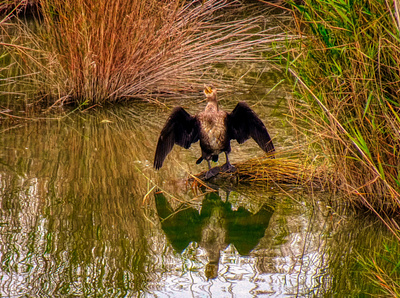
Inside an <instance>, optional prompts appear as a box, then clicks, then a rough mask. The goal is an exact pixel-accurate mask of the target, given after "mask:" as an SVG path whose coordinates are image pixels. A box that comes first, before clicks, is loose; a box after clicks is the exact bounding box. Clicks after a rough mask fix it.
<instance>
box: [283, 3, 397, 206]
mask: <svg viewBox="0 0 400 298" xmlns="http://www.w3.org/2000/svg"><path fill="white" fill-rule="evenodd" d="M293 9H294V10H295V12H296V14H295V16H296V18H297V20H298V24H300V26H299V27H298V30H299V31H300V32H301V33H302V34H303V36H304V37H305V38H304V39H303V40H302V42H301V43H299V44H298V51H293V52H292V54H293V57H292V59H291V61H290V63H291V66H290V68H289V70H290V71H291V73H292V74H293V75H294V77H295V79H296V81H297V82H298V86H299V89H298V91H299V97H298V100H296V101H295V102H294V103H293V109H292V114H293V123H294V124H295V127H297V128H298V129H299V130H300V131H302V132H303V133H304V135H306V136H307V137H309V140H310V144H311V145H310V148H313V149H314V150H315V152H316V154H318V155H320V156H321V155H323V156H325V157H326V158H328V159H329V161H330V162H331V164H332V165H333V175H332V176H331V177H330V178H331V179H332V180H333V181H334V182H335V184H337V185H338V186H339V187H340V189H341V190H343V191H344V193H346V194H347V197H348V198H349V200H350V201H351V202H352V203H353V204H355V205H359V206H361V205H364V206H367V207H368V208H371V209H372V210H374V211H375V212H377V213H381V212H386V213H394V212H397V211H398V210H399V208H400V163H399V157H400V154H399V150H400V101H399V95H400V94H399V92H400V47H399V44H400V35H399V31H400V23H399V18H398V12H399V7H398V4H397V2H396V1H394V2H393V1H385V0H378V1H339V0H328V1H323V2H321V1H314V0H305V1H304V3H302V4H299V5H297V4H293Z"/></svg>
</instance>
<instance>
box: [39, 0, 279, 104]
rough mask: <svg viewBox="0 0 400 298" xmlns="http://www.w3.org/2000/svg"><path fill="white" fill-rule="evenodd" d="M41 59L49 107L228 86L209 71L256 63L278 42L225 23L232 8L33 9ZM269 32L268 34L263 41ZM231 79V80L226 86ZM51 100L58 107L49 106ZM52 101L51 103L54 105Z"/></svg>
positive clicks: (129, 4)
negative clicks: (39, 20)
mask: <svg viewBox="0 0 400 298" xmlns="http://www.w3.org/2000/svg"><path fill="white" fill-rule="evenodd" d="M41 5H42V8H43V18H44V31H43V32H41V33H40V34H39V40H40V41H43V42H42V43H41V44H40V45H39V47H40V49H41V50H43V53H45V55H47V59H46V61H47V63H46V64H43V65H42V69H41V70H40V71H44V72H45V73H46V74H47V81H46V82H43V81H44V80H42V84H44V85H45V86H44V87H43V86H41V87H40V89H41V90H45V92H46V94H47V95H48V97H49V98H53V99H54V100H55V102H56V103H59V104H61V103H69V102H78V103H84V102H87V103H90V104H95V103H104V102H115V101H120V100H128V99H132V98H142V99H150V100H155V99H157V97H158V96H160V95H163V96H165V95H169V94H174V95H176V94H181V93H182V92H193V91H196V92H198V91H199V90H201V88H202V86H203V84H204V83H205V82H210V80H211V81H214V82H216V83H218V85H220V86H222V85H226V84H229V83H230V84H231V85H233V82H234V81H232V80H229V79H228V80H227V78H226V77H223V76H222V74H221V72H220V71H219V70H218V68H215V65H216V64H219V65H221V64H225V65H226V64H230V65H234V64H238V63H248V62H254V61H261V60H262V55H261V52H262V51H266V50H268V45H269V44H272V43H276V42H277V41H282V40H284V39H285V38H286V37H285V36H284V34H281V35H276V34H272V31H273V29H274V28H271V29H269V30H262V28H261V27H260V21H261V20H262V17H255V16H252V17H247V18H244V19H243V18H241V19H234V18H232V15H233V12H235V13H237V11H238V10H240V6H239V4H238V2H235V1H230V2H227V1H221V0H209V1H204V2H189V3H187V2H183V1H180V0H169V1H156V0H151V1H145V2H144V1H141V0H120V1H106V0H100V1H97V0H89V1H85V2H83V1H72V0H67V1H61V0H43V1H41ZM269 32H271V33H269ZM231 79H232V78H231ZM57 99H58V100H57ZM54 100H53V101H54Z"/></svg>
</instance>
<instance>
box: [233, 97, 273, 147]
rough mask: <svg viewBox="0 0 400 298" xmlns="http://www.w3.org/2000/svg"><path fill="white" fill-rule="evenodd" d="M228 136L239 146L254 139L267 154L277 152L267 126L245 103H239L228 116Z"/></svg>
mask: <svg viewBox="0 0 400 298" xmlns="http://www.w3.org/2000/svg"><path fill="white" fill-rule="evenodd" d="M228 136H229V138H230V139H235V140H237V141H238V143H239V144H241V143H243V142H244V141H246V140H247V139H249V138H250V137H252V138H253V139H254V141H256V143H257V144H258V146H260V148H261V149H262V150H264V151H265V152H267V153H269V152H274V151H275V148H274V145H273V144H272V140H271V137H270V136H269V134H268V131H267V129H266V128H265V125H264V124H263V123H262V121H261V120H260V118H258V116H257V115H256V113H255V112H254V111H253V110H252V109H251V108H250V107H249V106H248V104H247V103H245V102H239V103H238V104H237V105H236V107H235V108H234V109H233V111H232V113H230V114H228Z"/></svg>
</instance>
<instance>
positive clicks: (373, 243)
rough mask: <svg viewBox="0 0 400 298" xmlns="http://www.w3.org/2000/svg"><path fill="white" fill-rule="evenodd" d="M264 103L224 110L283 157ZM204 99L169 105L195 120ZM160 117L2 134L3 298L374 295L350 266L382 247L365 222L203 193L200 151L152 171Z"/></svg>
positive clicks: (251, 149) (225, 192) (248, 150)
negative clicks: (265, 135)
mask: <svg viewBox="0 0 400 298" xmlns="http://www.w3.org/2000/svg"><path fill="white" fill-rule="evenodd" d="M263 92H264V93H263ZM267 92H268V90H258V91H257V92H256V93H251V92H250V93H248V94H247V95H246V94H241V95H240V94H229V93H227V92H222V94H221V99H222V101H221V103H222V105H223V107H224V108H226V109H227V110H231V109H232V108H233V107H234V105H235V104H236V102H237V101H238V100H239V99H246V100H247V101H248V102H249V103H250V104H251V105H252V106H253V108H254V109H255V110H256V111H257V113H258V114H259V115H260V117H261V118H262V120H263V121H264V122H265V123H266V125H267V127H268V129H269V131H270V134H271V135H272V136H273V138H274V142H275V145H276V148H277V150H281V149H284V148H285V147H286V146H289V145H290V144H291V143H293V138H294V137H293V136H294V134H293V132H292V131H291V128H290V126H288V125H287V124H286V123H287V122H286V121H285V118H284V116H282V114H284V107H282V106H281V104H280V103H281V102H282V98H283V97H284V96H285V95H284V93H279V92H282V90H280V91H274V92H272V93H270V94H268V95H265V94H266V93H267ZM201 99H202V96H201V95H200V93H199V96H197V97H195V98H194V99H193V100H189V101H179V100H175V101H171V102H169V103H168V107H169V108H171V107H172V106H174V105H184V106H185V107H186V108H187V110H188V111H189V112H191V113H195V112H198V111H199V110H201V109H202V108H203V107H204V102H200V100H201ZM169 108H165V107H164V106H155V105H150V104H148V103H140V102H139V103H135V104H132V105H130V106H126V105H125V106H114V107H108V108H102V109H99V110H97V111H96V110H95V109H92V110H89V111H87V112H84V113H70V114H67V115H66V116H63V117H60V118H59V119H58V120H55V119H49V120H43V121H36V122H32V121H30V122H27V123H23V122H21V123H19V124H16V125H15V126H12V125H10V126H6V127H2V128H1V129H2V131H1V134H0V204H1V205H0V239H1V240H0V295H1V296H4V297H21V296H23V297H53V296H68V297H71V296H85V297H93V296H96V297H97V296H103V297H113V296H128V297H135V296H143V297H295V296H298V297H304V296H310V297H313V296H314V297H324V296H340V297H343V296H355V295H357V296H363V295H365V294H366V293H374V292H376V291H377V290H376V289H375V288H374V287H373V286H372V284H371V282H370V281H369V280H368V279H366V278H365V277H364V276H363V275H362V274H361V272H362V268H361V266H360V265H359V263H358V262H357V257H358V256H359V255H361V256H366V257H368V256H369V255H370V253H371V252H372V251H380V250H382V249H383V248H382V243H383V242H384V241H387V240H390V239H391V235H390V233H389V232H388V231H387V229H386V228H385V227H384V226H382V225H381V224H380V222H379V221H376V220H374V219H373V218H371V219H369V218H368V217H365V216H361V218H360V216H357V214H350V215H343V214H338V213H337V212H336V210H335V211H334V210H333V209H332V208H330V207H328V203H327V199H332V197H331V195H330V194H327V193H324V194H307V193H302V192H300V191H299V190H298V189H290V188H289V189H286V188H285V191H284V192H281V191H279V187H271V186H265V187H260V186H258V187H255V186H252V185H232V186H230V187H226V186H225V187H221V188H219V189H217V192H214V193H213V192H209V190H207V189H204V188H202V187H199V186H198V185H196V184H191V183H188V182H187V180H186V178H187V177H188V174H189V173H192V174H196V173H199V172H200V171H202V170H204V169H205V165H204V164H202V165H196V164H195V161H196V159H197V158H198V156H199V154H200V149H199V148H198V144H195V145H194V146H193V147H192V148H191V149H190V150H185V149H183V148H179V147H175V148H174V150H173V152H172V153H171V154H170V155H169V156H168V158H167V159H166V161H165V164H164V166H163V168H162V169H161V170H160V171H154V170H153V168H152V161H153V155H154V150H155V145H156V141H157V138H158V133H159V131H160V130H161V127H162V125H163V123H164V121H165V120H166V118H167V116H168V113H169V112H170V109H169ZM278 111H280V112H278ZM282 111H283V112H282ZM49 117H50V116H49ZM232 147H233V150H232V154H231V156H232V162H233V163H234V162H237V161H243V160H246V159H247V158H250V157H254V156H261V155H262V154H263V153H262V151H261V150H260V149H259V148H257V145H256V144H255V142H253V141H248V142H246V143H245V144H243V145H240V146H239V145H238V144H237V143H236V142H233V144H232ZM214 187H215V186H214ZM160 189H162V190H163V192H157V190H160ZM204 192H205V193H204Z"/></svg>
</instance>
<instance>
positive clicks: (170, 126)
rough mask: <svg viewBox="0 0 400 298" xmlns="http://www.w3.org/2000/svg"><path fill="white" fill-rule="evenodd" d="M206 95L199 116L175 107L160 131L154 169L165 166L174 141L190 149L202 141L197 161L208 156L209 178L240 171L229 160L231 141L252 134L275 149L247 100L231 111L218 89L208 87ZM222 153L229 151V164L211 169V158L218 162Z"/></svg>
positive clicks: (264, 147)
mask: <svg viewBox="0 0 400 298" xmlns="http://www.w3.org/2000/svg"><path fill="white" fill-rule="evenodd" d="M204 94H205V95H206V98H207V105H206V107H205V109H204V111H202V112H200V113H199V114H197V115H195V116H192V115H190V114H189V113H187V112H186V111H185V110H184V109H183V108H182V107H176V108H174V110H173V111H172V113H171V115H170V116H169V118H168V120H167V122H166V123H165V125H164V128H163V129H162V131H161V133H160V137H159V139H158V143H157V149H156V153H155V157H154V168H156V169H157V170H158V169H159V168H161V167H162V165H163V162H164V159H165V158H166V157H167V155H168V153H170V152H171V150H172V147H173V146H174V144H178V145H180V146H182V147H184V148H186V149H188V148H189V147H190V145H191V144H192V143H195V142H197V141H198V140H200V148H201V157H200V158H199V159H198V160H197V162H196V164H199V163H201V162H202V161H203V160H204V159H205V160H206V161H207V163H208V168H209V170H208V172H207V173H206V175H205V179H209V178H211V177H213V176H215V175H217V174H218V173H219V172H220V171H221V170H222V171H224V172H233V171H235V170H236V168H235V167H234V166H232V165H231V164H230V162H229V159H228V154H229V152H230V151H231V145H230V140H237V141H238V143H239V144H241V143H243V142H244V141H246V140H247V139H249V138H250V137H252V138H253V139H254V140H255V141H256V143H257V144H258V145H259V146H260V148H261V149H262V150H264V151H265V152H267V153H271V152H274V151H275V149H274V145H273V144H272V140H271V138H270V136H269V134H268V131H267V129H266V128H265V126H264V124H263V123H262V121H261V120H260V118H258V116H257V115H256V113H255V112H254V111H253V110H252V109H251V108H250V107H249V106H248V105H247V103H245V102H239V103H238V104H237V105H236V107H235V108H234V109H233V111H232V112H231V113H227V112H225V111H222V110H220V109H219V107H218V102H217V91H216V90H215V89H213V88H211V87H208V86H205V89H204ZM222 152H224V153H225V156H226V163H225V164H224V165H223V166H222V167H221V168H220V167H214V168H211V164H210V160H212V161H214V162H216V161H218V155H219V154H220V153H222Z"/></svg>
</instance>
